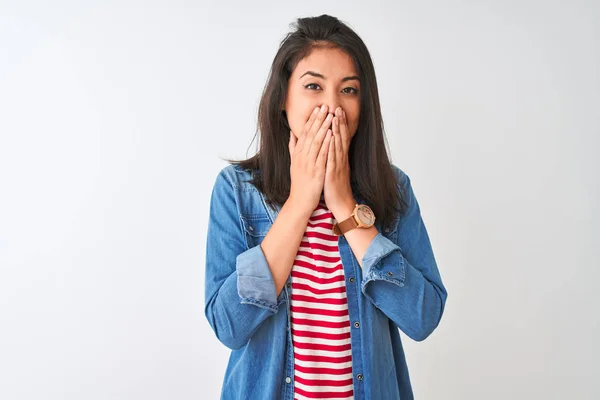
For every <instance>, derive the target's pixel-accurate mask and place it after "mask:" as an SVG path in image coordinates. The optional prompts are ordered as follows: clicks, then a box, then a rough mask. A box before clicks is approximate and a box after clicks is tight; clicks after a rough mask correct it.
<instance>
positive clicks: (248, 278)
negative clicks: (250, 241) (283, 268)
mask: <svg viewBox="0 0 600 400" xmlns="http://www.w3.org/2000/svg"><path fill="white" fill-rule="evenodd" d="M236 269H237V290H238V295H239V296H240V298H241V301H240V302H241V303H242V304H254V305H256V306H259V307H263V308H265V309H268V310H271V311H273V312H276V311H277V292H276V288H275V281H274V280H273V275H272V274H271V269H270V268H269V264H268V263H267V259H266V258H265V254H264V253H263V251H262V248H261V246H260V245H259V246H254V247H252V248H251V249H248V250H246V251H245V252H243V253H240V254H239V255H238V256H237V258H236Z"/></svg>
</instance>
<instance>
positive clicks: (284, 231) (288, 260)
mask: <svg viewBox="0 0 600 400" xmlns="http://www.w3.org/2000/svg"><path fill="white" fill-rule="evenodd" d="M311 212H312V211H311V210H306V207H302V205H300V204H298V203H297V202H294V200H293V199H292V198H291V197H290V198H288V200H287V201H286V202H285V204H284V205H283V207H282V208H281V210H280V211H279V214H278V215H277V218H275V221H274V222H273V225H272V226H271V228H270V229H269V232H267V235H266V236H265V238H264V239H263V241H262V242H261V244H260V246H261V248H262V251H263V253H264V255H265V258H266V260H267V263H268V264H269V269H270V270H271V275H272V276H273V280H274V281H275V290H276V294H277V296H279V293H280V292H281V290H282V289H283V286H284V285H285V282H286V281H287V278H288V276H289V274H290V272H291V270H292V266H293V264H294V259H295V258H296V254H297V252H298V248H299V247H300V242H301V241H302V237H303V236H304V231H305V230H306V225H307V223H308V219H309V218H310V215H311Z"/></svg>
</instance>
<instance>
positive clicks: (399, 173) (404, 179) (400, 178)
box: [391, 163, 410, 187]
mask: <svg viewBox="0 0 600 400" xmlns="http://www.w3.org/2000/svg"><path fill="white" fill-rule="evenodd" d="M391 166H392V170H393V171H394V174H395V175H396V182H397V183H398V184H400V185H401V186H402V187H406V185H407V184H410V179H409V178H408V175H407V174H406V172H404V170H402V169H401V168H400V167H398V166H397V165H395V164H393V163H392V164H391Z"/></svg>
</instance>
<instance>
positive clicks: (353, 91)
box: [344, 87, 358, 94]
mask: <svg viewBox="0 0 600 400" xmlns="http://www.w3.org/2000/svg"><path fill="white" fill-rule="evenodd" d="M346 89H350V90H352V91H351V92H350V93H348V92H344V93H348V94H357V93H358V89H355V88H353V87H347V88H344V90H346Z"/></svg>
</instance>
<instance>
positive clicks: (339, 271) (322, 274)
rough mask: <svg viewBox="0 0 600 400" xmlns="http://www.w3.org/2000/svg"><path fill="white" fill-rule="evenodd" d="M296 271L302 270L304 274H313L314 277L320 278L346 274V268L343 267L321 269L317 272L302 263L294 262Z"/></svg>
mask: <svg viewBox="0 0 600 400" xmlns="http://www.w3.org/2000/svg"><path fill="white" fill-rule="evenodd" d="M294 271H297V272H302V273H304V274H308V275H311V276H314V277H316V278H320V279H329V278H335V277H336V276H344V270H343V269H342V268H340V269H337V270H335V271H332V272H321V271H318V272H317V271H315V270H314V269H311V268H308V267H304V266H302V265H297V264H294Z"/></svg>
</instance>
